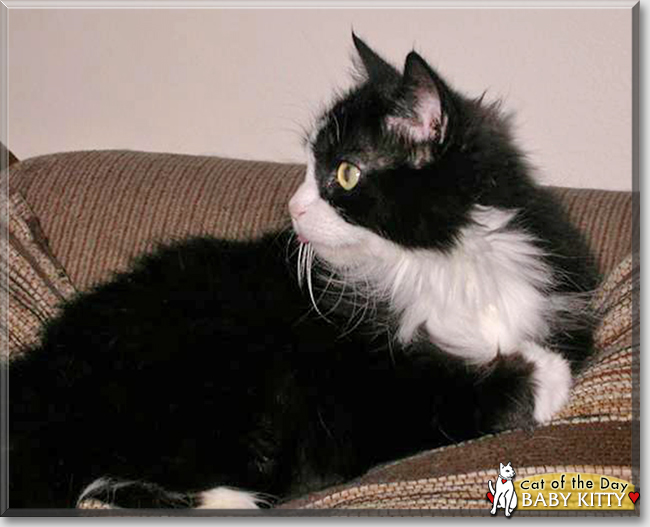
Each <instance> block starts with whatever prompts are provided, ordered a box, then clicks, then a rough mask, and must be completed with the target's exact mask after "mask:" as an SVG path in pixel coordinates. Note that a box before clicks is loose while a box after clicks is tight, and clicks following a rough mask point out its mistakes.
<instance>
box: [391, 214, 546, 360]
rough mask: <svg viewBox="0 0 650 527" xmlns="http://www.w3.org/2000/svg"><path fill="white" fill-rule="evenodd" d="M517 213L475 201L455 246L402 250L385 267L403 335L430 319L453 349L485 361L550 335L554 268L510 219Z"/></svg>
mask: <svg viewBox="0 0 650 527" xmlns="http://www.w3.org/2000/svg"><path fill="white" fill-rule="evenodd" d="M513 214H514V213H512V212H508V211H502V210H497V209H487V208H483V207H477V208H476V209H475V210H474V211H473V214H472V217H473V219H474V221H475V224H474V225H472V226H470V227H468V228H466V229H464V230H463V232H462V235H461V238H460V243H459V244H458V245H457V246H456V247H455V248H454V249H453V250H452V251H451V252H450V253H449V254H443V253H439V252H433V251H412V252H408V251H402V255H401V257H400V259H399V262H398V265H397V269H396V271H394V272H393V273H390V271H389V272H388V275H387V278H388V280H390V281H392V282H393V284H392V291H391V295H392V301H393V304H394V305H395V307H396V308H397V309H398V310H399V312H401V317H400V320H401V323H400V330H399V337H400V339H401V340H402V341H408V340H410V339H411V338H412V337H413V335H414V333H415V331H416V330H417V329H418V328H419V327H420V326H424V327H425V328H426V331H427V332H428V334H429V336H430V338H431V339H432V340H433V341H434V342H436V343H437V344H438V345H440V346H441V347H442V348H443V349H445V350H446V351H448V352H449V353H452V354H454V355H458V356H461V357H464V358H468V359H472V360H476V361H479V362H484V361H488V360H491V359H492V358H494V357H495V356H496V355H497V353H502V354H509V353H514V352H516V351H518V349H519V346H520V345H521V344H522V342H524V341H526V340H531V339H532V340H534V339H535V338H543V337H544V336H546V334H547V332H548V329H549V328H548V322H547V315H548V310H549V307H550V304H549V301H548V298H547V296H546V295H545V294H544V293H543V289H544V288H545V287H546V286H548V285H549V284H550V272H549V270H548V269H547V267H546V266H545V264H544V262H543V260H542V259H541V252H540V250H539V249H538V248H537V247H536V246H535V245H534V244H533V241H532V238H531V237H530V236H529V235H527V234H525V233H523V232H518V231H515V230H509V229H508V228H507V227H505V226H506V225H507V223H508V221H509V220H510V219H511V218H512V216H513ZM391 274H392V276H391Z"/></svg>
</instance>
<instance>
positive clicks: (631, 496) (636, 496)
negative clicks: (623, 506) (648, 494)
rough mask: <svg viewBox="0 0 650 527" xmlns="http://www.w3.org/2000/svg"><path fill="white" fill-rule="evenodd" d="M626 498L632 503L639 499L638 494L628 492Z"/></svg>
mask: <svg viewBox="0 0 650 527" xmlns="http://www.w3.org/2000/svg"><path fill="white" fill-rule="evenodd" d="M628 496H629V497H630V499H631V500H632V503H636V500H638V499H639V493H638V492H630V493H629V494H628Z"/></svg>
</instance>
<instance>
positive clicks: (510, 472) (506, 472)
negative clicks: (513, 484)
mask: <svg viewBox="0 0 650 527" xmlns="http://www.w3.org/2000/svg"><path fill="white" fill-rule="evenodd" d="M499 476H501V477H502V478H506V479H512V478H514V477H515V469H514V468H512V465H511V463H510V461H508V464H507V465H504V464H503V463H499Z"/></svg>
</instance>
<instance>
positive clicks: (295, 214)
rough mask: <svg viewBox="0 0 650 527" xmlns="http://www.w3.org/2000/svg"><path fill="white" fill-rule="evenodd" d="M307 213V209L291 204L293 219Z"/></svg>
mask: <svg viewBox="0 0 650 527" xmlns="http://www.w3.org/2000/svg"><path fill="white" fill-rule="evenodd" d="M305 212H307V209H306V208H304V207H301V206H300V205H296V204H295V203H289V214H291V217H292V218H294V219H297V218H300V216H302V215H303V214H304V213H305Z"/></svg>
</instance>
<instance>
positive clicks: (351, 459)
mask: <svg viewBox="0 0 650 527" xmlns="http://www.w3.org/2000/svg"><path fill="white" fill-rule="evenodd" d="M354 44H355V47H356V50H357V53H358V59H359V60H358V62H359V64H358V65H359V69H360V71H361V73H362V78H361V79H360V82H359V83H358V85H357V86H356V87H354V88H353V89H351V90H350V91H349V92H348V93H347V94H345V95H344V96H342V97H341V98H339V99H338V100H337V101H335V102H334V104H333V105H331V106H330V108H329V109H328V111H327V112H325V113H324V114H323V115H322V116H321V118H320V119H319V120H318V121H317V122H316V124H315V127H314V129H313V132H312V133H311V134H310V136H309V138H308V140H307V150H308V164H307V171H306V175H305V179H304V181H303V182H302V184H301V186H300V187H299V188H298V190H297V191H296V193H295V194H294V196H293V197H292V198H291V201H290V203H289V212H290V214H291V218H292V223H293V229H291V231H292V232H282V233H271V234H269V235H267V236H265V237H262V238H261V239H258V240H255V241H239V242H236V241H224V240H218V239H212V238H207V237H204V238H194V239H189V240H186V241H182V242H178V243H174V244H171V245H168V246H165V247H162V248H160V250H158V251H156V252H155V253H154V254H150V255H148V256H144V257H142V258H140V259H138V260H137V261H136V262H135V263H134V265H133V266H132V268H131V269H130V270H129V271H128V272H124V273H121V274H118V275H116V276H115V277H114V278H113V279H112V280H111V281H109V282H108V283H106V284H104V285H101V286H99V287H96V288H95V289H93V290H92V291H89V292H86V293H84V294H80V295H79V296H78V297H76V298H75V299H73V300H72V301H70V302H69V303H68V304H67V305H66V306H65V309H64V310H63V312H62V314H61V315H60V316H59V317H58V318H56V320H53V321H52V322H51V323H49V324H48V326H47V328H46V329H45V330H44V333H43V337H42V342H41V344H40V345H39V346H38V347H35V348H34V349H31V350H29V351H28V352H27V353H26V354H25V355H24V357H22V358H20V359H17V360H16V361H15V362H13V363H11V365H10V400H9V407H10V421H9V423H10V457H9V459H10V467H9V468H10V501H9V505H10V507H12V508H13V507H29V508H40V507H48V508H50V507H75V505H76V504H77V503H78V502H79V500H86V499H91V498H93V499H98V500H102V501H104V502H107V503H109V504H112V505H114V506H116V507H176V508H178V507H187V508H253V507H266V506H272V505H275V504H278V503H281V502H282V501H286V500H287V499H290V498H292V497H295V496H298V495H301V494H304V493H308V492H310V491H314V490H316V489H321V488H324V487H326V486H329V485H332V484H337V483H341V482H344V481H346V480H348V479H350V478H353V477H355V476H358V475H360V474H362V473H363V472H364V471H366V470H367V469H368V468H370V467H372V466H373V465H376V464H378V463H382V462H386V461H388V460H394V459H397V458H400V457H403V456H407V455H409V454H412V453H415V452H418V451H421V450H423V449H430V448H434V447H438V446H440V445H444V444H449V443H452V442H458V441H462V440H465V439H468V438H472V437H476V436H479V435H481V434H486V433H491V432H495V431H498V430H501V429H504V428H507V427H515V426H532V425H535V424H537V423H544V422H547V421H548V420H549V419H551V417H552V416H553V415H554V414H555V413H556V412H557V411H558V410H559V409H560V408H561V407H562V406H563V404H564V403H565V402H566V401H567V398H568V395H569V390H570V386H571V382H572V381H571V379H572V373H575V372H576V371H577V369H578V368H579V367H580V366H581V364H583V363H584V361H585V359H586V358H587V357H588V356H589V354H590V352H591V349H592V339H591V325H592V324H591V323H590V320H591V318H590V316H589V312H588V310H587V308H586V305H587V302H588V299H589V292H590V291H592V290H593V289H594V287H595V285H596V275H595V272H594V270H593V269H592V267H591V263H590V257H589V255H588V254H587V252H586V250H585V245H584V243H583V242H582V240H581V239H580V237H579V235H578V234H577V233H576V231H575V230H574V229H573V228H572V227H571V226H570V225H569V224H568V223H567V221H566V219H565V216H564V214H563V212H562V211H561V210H560V209H559V208H558V206H557V205H556V204H555V202H554V201H553V199H552V198H551V196H550V195H549V193H548V192H547V191H546V190H544V189H542V188H540V187H538V186H536V185H535V184H534V183H533V181H532V180H531V178H530V177H529V167H528V166H527V164H526V162H525V160H524V158H523V157H522V154H521V152H520V151H519V150H518V149H517V148H516V147H515V146H514V145H513V142H512V141H511V136H510V132H509V130H508V126H507V123H506V122H505V121H504V119H503V118H502V116H501V115H500V114H499V110H498V107H497V106H496V105H494V104H486V103H485V102H484V101H483V100H482V99H481V98H478V99H474V98H468V97H466V96H464V95H462V94H461V93H459V92H458V91H456V90H455V89H453V88H452V87H450V86H449V85H448V84H447V83H446V82H445V81H444V80H443V78H442V77H441V76H440V75H439V74H438V73H437V72H436V71H434V70H433V69H432V68H431V67H430V66H429V65H428V64H427V63H426V62H425V60H424V59H423V58H422V57H421V56H420V55H418V54H417V53H415V52H411V53H409V54H408V56H407V57H406V61H405V64H404V69H403V71H399V70H397V69H395V68H394V67H393V66H391V65H389V64H388V63H387V62H385V61H384V60H383V59H381V58H380V57H379V56H378V55H377V54H376V53H375V52H373V51H372V50H371V49H370V48H369V47H368V46H367V45H366V44H364V43H363V42H362V41H361V40H359V39H358V38H357V37H354Z"/></svg>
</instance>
